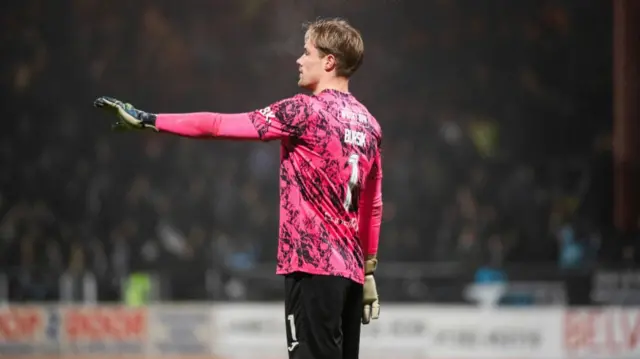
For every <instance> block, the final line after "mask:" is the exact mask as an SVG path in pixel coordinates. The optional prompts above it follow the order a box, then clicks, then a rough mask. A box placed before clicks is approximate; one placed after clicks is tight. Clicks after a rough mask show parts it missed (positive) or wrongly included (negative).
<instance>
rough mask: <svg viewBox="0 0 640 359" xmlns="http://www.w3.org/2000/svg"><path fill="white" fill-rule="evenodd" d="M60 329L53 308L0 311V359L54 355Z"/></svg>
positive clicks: (16, 308)
mask: <svg viewBox="0 0 640 359" xmlns="http://www.w3.org/2000/svg"><path fill="white" fill-rule="evenodd" d="M59 325H60V316H59V313H58V311H57V309H56V308H54V307H44V306H13V305H12V306H3V307H0V356H9V355H35V354H56V353H57V352H58V350H59V342H58V333H59V332H58V329H59Z"/></svg>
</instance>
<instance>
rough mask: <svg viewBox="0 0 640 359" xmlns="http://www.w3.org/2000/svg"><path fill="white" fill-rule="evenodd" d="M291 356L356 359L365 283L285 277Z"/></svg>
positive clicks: (295, 275)
mask: <svg viewBox="0 0 640 359" xmlns="http://www.w3.org/2000/svg"><path fill="white" fill-rule="evenodd" d="M284 306H285V321H286V326H287V350H288V351H289V359H357V358H358V352H359V350H360V327H361V320H362V284H358V283H356V282H354V281H352V280H350V279H346V278H342V277H336V276H323V275H311V274H306V273H292V274H288V275H286V276H285V300H284Z"/></svg>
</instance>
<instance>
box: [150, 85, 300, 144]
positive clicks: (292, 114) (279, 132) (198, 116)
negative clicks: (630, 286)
mask: <svg viewBox="0 0 640 359" xmlns="http://www.w3.org/2000/svg"><path fill="white" fill-rule="evenodd" d="M306 99H307V98H306V97H305V96H302V95H298V96H294V97H291V98H287V99H284V100H281V101H278V102H276V103H274V104H272V105H270V106H268V107H265V108H263V109H260V110H256V111H252V112H246V113H235V114H224V113H213V112H194V113H184V114H158V115H156V128H157V129H158V131H161V132H168V133H173V134H176V135H180V136H186V137H212V138H220V139H231V140H261V141H270V140H278V139H282V138H286V137H297V136H301V135H302V133H303V132H304V130H305V127H306V122H307V121H306V114H307V111H306V107H307V100H306Z"/></svg>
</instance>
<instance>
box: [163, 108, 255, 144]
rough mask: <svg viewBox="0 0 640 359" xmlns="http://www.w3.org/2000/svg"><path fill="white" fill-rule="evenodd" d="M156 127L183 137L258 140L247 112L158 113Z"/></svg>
mask: <svg viewBox="0 0 640 359" xmlns="http://www.w3.org/2000/svg"><path fill="white" fill-rule="evenodd" d="M156 127H157V128H158V130H159V131H161V132H167V133H172V134H175V135H179V136H185V137H214V138H221V139H235V140H259V139H260V137H259V136H258V131H257V130H256V128H255V127H254V126H253V123H252V122H251V119H250V118H249V114H247V113H233V114H223V113H213V112H193V113H181V114H158V115H157V117H156Z"/></svg>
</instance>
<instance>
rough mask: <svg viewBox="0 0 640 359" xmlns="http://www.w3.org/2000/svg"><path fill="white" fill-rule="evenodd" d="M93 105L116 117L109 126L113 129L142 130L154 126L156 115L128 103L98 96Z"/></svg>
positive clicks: (153, 127)
mask: <svg viewBox="0 0 640 359" xmlns="http://www.w3.org/2000/svg"><path fill="white" fill-rule="evenodd" d="M93 106H94V107H97V108H101V109H104V110H107V111H109V112H111V113H113V114H114V115H116V116H117V117H118V120H117V121H116V122H115V123H114V124H113V125H112V126H111V128H112V129H113V130H115V131H128V130H143V129H147V128H150V129H153V130H154V131H158V129H157V128H156V115H155V114H152V113H148V112H144V111H141V110H138V109H136V108H135V107H133V105H131V104H130V103H124V102H122V101H120V100H117V99H115V98H112V97H106V96H102V97H98V98H97V99H96V100H95V101H94V102H93Z"/></svg>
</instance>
